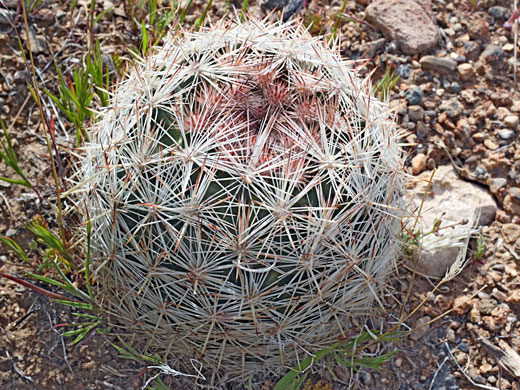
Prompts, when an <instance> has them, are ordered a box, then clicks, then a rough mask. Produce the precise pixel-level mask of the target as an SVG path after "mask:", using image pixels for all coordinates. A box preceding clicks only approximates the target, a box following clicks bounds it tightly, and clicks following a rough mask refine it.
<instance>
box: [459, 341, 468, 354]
mask: <svg viewBox="0 0 520 390" xmlns="http://www.w3.org/2000/svg"><path fill="white" fill-rule="evenodd" d="M459 349H460V350H461V351H462V352H464V353H468V352H469V346H468V343H466V342H465V341H463V342H462V343H460V344H459Z"/></svg>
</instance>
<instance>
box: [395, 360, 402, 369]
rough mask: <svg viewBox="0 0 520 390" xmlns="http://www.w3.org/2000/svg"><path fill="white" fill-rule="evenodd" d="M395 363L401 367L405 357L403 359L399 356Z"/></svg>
mask: <svg viewBox="0 0 520 390" xmlns="http://www.w3.org/2000/svg"><path fill="white" fill-rule="evenodd" d="M394 365H395V366H396V367H397V368H399V367H401V366H402V365H403V359H401V358H397V359H395V362H394Z"/></svg>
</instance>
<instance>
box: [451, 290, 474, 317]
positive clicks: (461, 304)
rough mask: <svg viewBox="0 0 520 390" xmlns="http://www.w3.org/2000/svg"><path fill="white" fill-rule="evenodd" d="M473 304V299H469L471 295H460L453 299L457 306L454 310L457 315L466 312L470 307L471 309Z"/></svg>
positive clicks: (454, 304) (454, 305)
mask: <svg viewBox="0 0 520 390" xmlns="http://www.w3.org/2000/svg"><path fill="white" fill-rule="evenodd" d="M457 306H458V307H457ZM471 306H472V303H471V299H469V295H459V296H458V297H457V298H455V299H454V300H453V307H456V309H454V310H453V313H454V314H455V315H461V314H465V313H467V312H468V311H469V309H471Z"/></svg>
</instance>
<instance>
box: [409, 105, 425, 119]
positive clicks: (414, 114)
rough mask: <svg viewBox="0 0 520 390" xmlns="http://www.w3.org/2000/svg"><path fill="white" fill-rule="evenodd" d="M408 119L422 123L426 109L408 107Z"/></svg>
mask: <svg viewBox="0 0 520 390" xmlns="http://www.w3.org/2000/svg"><path fill="white" fill-rule="evenodd" d="M408 117H409V118H410V120H411V121H412V122H419V121H422V119H423V117H424V109H423V108H422V107H421V106H410V107H408Z"/></svg>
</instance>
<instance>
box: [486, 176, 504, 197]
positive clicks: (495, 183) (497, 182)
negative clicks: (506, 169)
mask: <svg viewBox="0 0 520 390" xmlns="http://www.w3.org/2000/svg"><path fill="white" fill-rule="evenodd" d="M506 185H507V179H504V178H502V177H497V178H494V179H493V180H492V181H491V184H490V185H489V190H490V191H491V193H492V194H496V193H497V192H498V190H500V189H501V188H502V187H505V186H506Z"/></svg>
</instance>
